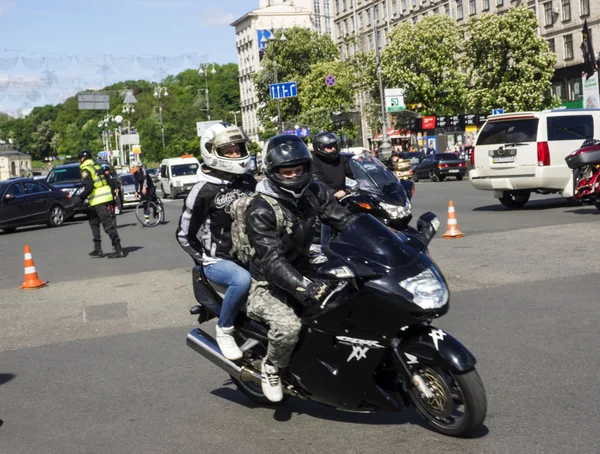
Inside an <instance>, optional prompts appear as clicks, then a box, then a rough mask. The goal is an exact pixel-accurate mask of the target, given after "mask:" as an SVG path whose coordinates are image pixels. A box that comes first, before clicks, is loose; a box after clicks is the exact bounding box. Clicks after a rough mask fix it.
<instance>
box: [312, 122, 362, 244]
mask: <svg viewBox="0 0 600 454" xmlns="http://www.w3.org/2000/svg"><path fill="white" fill-rule="evenodd" d="M312 143H313V154H314V159H313V166H312V169H313V170H312V173H313V176H314V178H315V180H317V181H320V182H321V183H323V184H324V185H326V186H328V187H329V188H331V189H332V190H333V194H334V196H335V197H336V198H337V199H341V198H342V197H344V196H345V195H346V177H349V178H352V169H351V167H350V161H349V160H348V159H347V158H346V157H344V156H341V155H340V145H339V140H338V137H337V136H336V135H335V134H334V133H332V132H320V133H318V134H317V135H315V137H314V138H313V142H312ZM330 238H331V229H330V228H329V227H328V226H326V225H323V226H322V227H321V247H322V248H324V247H325V246H326V245H327V243H328V242H329V239H330Z"/></svg>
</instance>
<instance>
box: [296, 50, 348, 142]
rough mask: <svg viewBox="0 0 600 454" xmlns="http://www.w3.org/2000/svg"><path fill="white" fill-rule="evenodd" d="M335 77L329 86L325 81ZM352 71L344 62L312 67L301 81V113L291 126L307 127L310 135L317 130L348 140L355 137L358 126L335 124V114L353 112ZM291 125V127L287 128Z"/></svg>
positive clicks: (323, 63)
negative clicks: (332, 132)
mask: <svg viewBox="0 0 600 454" xmlns="http://www.w3.org/2000/svg"><path fill="white" fill-rule="evenodd" d="M329 75H334V76H335V85H334V86H332V87H328V86H327V84H326V83H325V79H326V78H327V76H329ZM355 83H356V75H355V72H354V68H352V66H351V65H348V64H347V63H346V62H341V61H336V62H321V63H317V64H315V65H313V67H312V68H311V71H310V73H309V74H307V75H306V76H305V77H304V78H302V79H301V88H302V89H301V90H299V91H298V100H299V102H300V107H301V109H302V113H301V114H300V115H299V116H298V117H296V118H295V119H293V120H294V123H299V124H302V125H303V126H308V127H309V128H310V129H311V135H312V134H316V133H317V132H319V131H335V132H337V133H338V134H339V135H346V136H348V137H349V138H353V137H355V136H356V132H357V126H355V125H352V124H350V123H348V122H339V121H335V120H336V118H335V114H338V115H339V113H342V112H345V111H348V110H354V95H355V90H354V86H355ZM290 126H291V125H290Z"/></svg>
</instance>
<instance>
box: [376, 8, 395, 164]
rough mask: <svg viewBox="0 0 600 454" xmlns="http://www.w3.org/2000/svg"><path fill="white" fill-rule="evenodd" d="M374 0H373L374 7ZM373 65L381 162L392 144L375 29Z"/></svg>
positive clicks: (386, 156) (390, 150)
mask: <svg viewBox="0 0 600 454" xmlns="http://www.w3.org/2000/svg"><path fill="white" fill-rule="evenodd" d="M375 3H376V0H373V5H375ZM374 33H375V63H376V64H377V83H378V84H379V97H380V98H381V99H380V100H381V129H382V143H381V151H380V158H381V159H382V160H384V159H388V158H389V157H390V156H391V155H392V144H390V141H389V139H388V135H387V115H386V113H385V92H384V91H383V82H382V80H381V58H380V55H379V36H378V35H377V30H376V27H375V31H374Z"/></svg>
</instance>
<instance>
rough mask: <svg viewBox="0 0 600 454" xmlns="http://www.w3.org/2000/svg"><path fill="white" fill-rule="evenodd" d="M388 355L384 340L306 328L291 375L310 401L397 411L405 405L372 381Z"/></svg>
mask: <svg viewBox="0 0 600 454" xmlns="http://www.w3.org/2000/svg"><path fill="white" fill-rule="evenodd" d="M389 351H390V350H389V343H385V341H382V340H381V339H378V340H373V339H359V338H354V337H350V336H349V335H346V336H336V335H332V334H329V333H326V332H323V331H320V330H319V329H317V328H314V327H310V328H307V329H306V328H305V329H303V332H302V335H301V339H300V341H299V343H298V346H297V348H296V350H295V352H294V355H293V356H292V359H291V361H290V365H289V373H290V374H291V375H293V376H294V377H295V379H296V381H297V383H298V385H299V386H300V387H301V388H302V391H303V394H304V395H305V396H306V397H307V398H308V399H310V400H314V401H316V402H321V403H323V404H326V405H331V406H334V407H337V408H340V409H344V410H352V411H371V410H395V411H398V410H401V409H403V408H405V404H404V402H403V401H402V400H401V399H397V398H396V397H394V394H395V393H393V392H387V391H385V390H384V387H382V386H378V383H377V381H376V380H374V379H373V375H374V374H376V373H377V370H378V368H379V366H380V364H381V362H382V360H383V359H384V357H385V356H386V355H389Z"/></svg>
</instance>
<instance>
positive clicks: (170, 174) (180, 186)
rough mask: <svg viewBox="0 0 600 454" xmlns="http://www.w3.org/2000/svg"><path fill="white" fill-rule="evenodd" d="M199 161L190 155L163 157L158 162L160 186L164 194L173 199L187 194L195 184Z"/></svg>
mask: <svg viewBox="0 0 600 454" xmlns="http://www.w3.org/2000/svg"><path fill="white" fill-rule="evenodd" d="M199 167H200V163H199V162H198V160H197V159H196V158H195V157H194V156H192V155H184V156H182V157H180V158H168V159H163V161H162V162H161V163H160V188H161V190H162V192H163V194H164V196H165V197H166V196H169V198H171V199H174V198H176V197H177V196H178V195H179V194H187V193H188V192H190V190H191V189H192V187H193V186H194V185H195V184H196V182H197V180H198V178H197V177H196V173H197V172H198V168H199Z"/></svg>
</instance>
